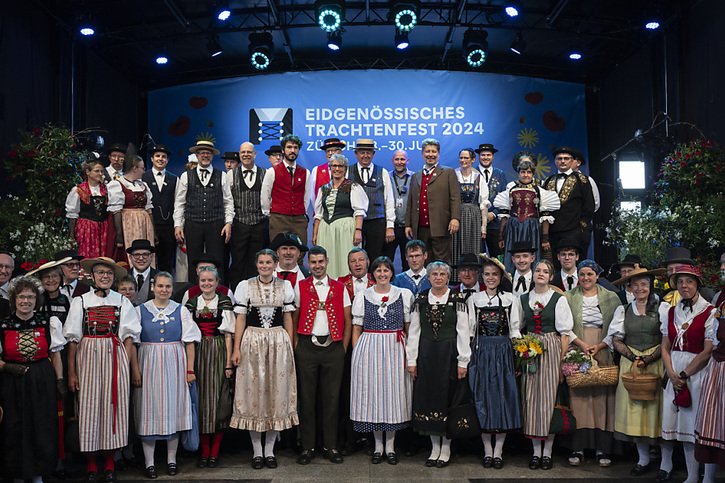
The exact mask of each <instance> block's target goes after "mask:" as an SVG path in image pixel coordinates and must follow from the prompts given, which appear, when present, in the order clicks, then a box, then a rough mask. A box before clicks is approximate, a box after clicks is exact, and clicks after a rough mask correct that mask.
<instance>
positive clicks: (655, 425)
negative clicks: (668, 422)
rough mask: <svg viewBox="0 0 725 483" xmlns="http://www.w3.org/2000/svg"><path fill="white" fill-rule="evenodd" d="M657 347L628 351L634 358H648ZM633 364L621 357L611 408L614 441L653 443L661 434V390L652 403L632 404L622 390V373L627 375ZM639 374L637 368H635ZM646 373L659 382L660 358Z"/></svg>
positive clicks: (623, 388) (662, 370) (624, 389)
mask: <svg viewBox="0 0 725 483" xmlns="http://www.w3.org/2000/svg"><path fill="white" fill-rule="evenodd" d="M657 347H658V346H655V347H652V348H650V349H647V350H645V351H638V350H637V349H634V348H633V347H630V348H629V349H630V350H631V351H632V353H633V354H634V355H636V356H647V355H650V354H651V353H653V352H654V351H655V350H656V349H657ZM631 367H632V361H630V360H629V359H627V358H626V357H622V358H621V359H620V361H619V384H618V385H617V391H616V396H615V401H616V402H615V405H614V431H615V433H614V438H615V439H618V440H620V441H635V442H647V443H650V444H654V443H656V440H658V439H659V438H660V436H661V435H662V391H660V390H659V386H658V390H657V391H656V393H655V398H654V399H653V400H652V401H634V400H632V399H630V397H629V391H627V389H626V388H625V387H624V383H623V382H622V374H628V373H629V371H630V370H631ZM635 371H639V369H635ZM644 372H645V374H653V375H656V376H657V377H658V378H659V379H661V378H662V375H663V374H664V367H663V365H662V359H660V360H658V361H656V362H653V363H652V364H650V365H648V366H646V367H645V371H644Z"/></svg>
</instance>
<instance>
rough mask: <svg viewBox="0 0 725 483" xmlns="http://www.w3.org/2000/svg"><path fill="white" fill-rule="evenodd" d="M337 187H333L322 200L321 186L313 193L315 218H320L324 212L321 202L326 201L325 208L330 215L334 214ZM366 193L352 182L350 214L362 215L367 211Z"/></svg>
mask: <svg viewBox="0 0 725 483" xmlns="http://www.w3.org/2000/svg"><path fill="white" fill-rule="evenodd" d="M337 193H338V189H337V188H335V189H333V190H332V191H330V194H329V196H328V197H327V200H323V199H322V198H323V196H322V187H320V189H318V190H317V193H316V194H315V220H322V219H323V215H324V213H325V209H324V206H323V204H324V203H325V202H327V205H328V206H327V209H328V211H329V212H330V217H332V215H334V214H335V201H336V199H337ZM368 204H369V200H368V195H367V194H365V190H364V189H363V187H362V186H360V185H359V184H357V183H353V184H352V187H351V189H350V205H352V216H353V217H355V216H362V217H363V218H364V217H365V214H366V213H367V211H368Z"/></svg>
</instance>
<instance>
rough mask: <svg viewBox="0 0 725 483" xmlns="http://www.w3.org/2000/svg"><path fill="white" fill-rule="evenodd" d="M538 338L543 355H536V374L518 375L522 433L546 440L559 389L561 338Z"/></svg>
mask: <svg viewBox="0 0 725 483" xmlns="http://www.w3.org/2000/svg"><path fill="white" fill-rule="evenodd" d="M537 337H538V338H539V339H541V343H542V345H543V346H544V353H543V354H541V355H540V356H539V361H538V365H537V368H536V372H534V373H533V374H530V373H527V372H524V374H522V375H521V386H522V388H521V393H522V395H523V397H522V401H521V402H522V405H523V415H524V429H523V433H524V435H525V436H527V437H529V438H546V437H547V436H549V428H550V427H551V416H552V415H553V414H554V403H555V402H556V389H557V387H558V386H559V373H560V372H561V366H560V360H561V357H560V354H561V339H560V338H559V335H558V334H556V333H554V332H550V333H547V334H541V335H537Z"/></svg>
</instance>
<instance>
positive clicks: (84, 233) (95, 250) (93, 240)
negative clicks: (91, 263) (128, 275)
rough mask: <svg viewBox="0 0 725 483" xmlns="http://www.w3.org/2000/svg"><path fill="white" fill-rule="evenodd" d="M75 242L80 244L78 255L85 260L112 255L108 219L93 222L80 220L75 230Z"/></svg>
mask: <svg viewBox="0 0 725 483" xmlns="http://www.w3.org/2000/svg"><path fill="white" fill-rule="evenodd" d="M75 240H76V242H77V243H78V254H79V255H80V256H82V257H84V258H96V257H107V256H108V255H109V254H110V250H109V247H108V218H106V219H105V220H103V221H93V220H88V219H86V218H78V220H77V221H76V228H75Z"/></svg>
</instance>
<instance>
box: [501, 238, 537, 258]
mask: <svg viewBox="0 0 725 483" xmlns="http://www.w3.org/2000/svg"><path fill="white" fill-rule="evenodd" d="M508 252H509V253H510V254H512V255H513V254H514V253H521V252H528V253H536V248H535V247H534V246H533V245H532V244H531V242H530V241H528V240H518V241H515V242H513V244H511V247H510V248H509V249H508Z"/></svg>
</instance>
